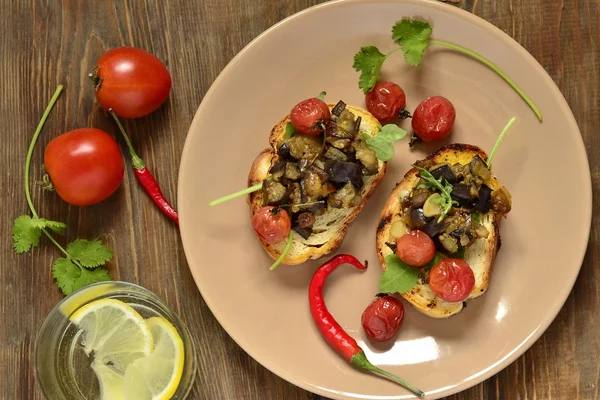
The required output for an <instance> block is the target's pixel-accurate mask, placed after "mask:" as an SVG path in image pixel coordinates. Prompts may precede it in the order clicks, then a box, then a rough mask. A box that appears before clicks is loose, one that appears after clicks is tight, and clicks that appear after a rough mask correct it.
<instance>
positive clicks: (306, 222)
mask: <svg viewBox="0 0 600 400" xmlns="http://www.w3.org/2000/svg"><path fill="white" fill-rule="evenodd" d="M314 223H315V216H314V214H313V213H311V212H310V211H305V212H303V213H300V214H298V225H300V227H301V228H310V227H312V226H313V224H314Z"/></svg>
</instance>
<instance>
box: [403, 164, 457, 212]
mask: <svg viewBox="0 0 600 400" xmlns="http://www.w3.org/2000/svg"><path fill="white" fill-rule="evenodd" d="M413 167H415V168H417V169H418V170H419V172H420V173H421V179H423V180H424V181H425V182H423V183H421V184H420V185H419V186H417V187H419V188H428V189H433V190H437V191H439V192H440V197H439V199H432V200H431V201H436V202H437V203H438V204H439V205H440V206H441V207H442V213H441V214H440V217H439V218H438V223H440V222H442V220H443V219H444V217H446V215H447V214H448V211H450V209H451V208H452V206H453V205H458V202H457V201H456V200H452V196H451V195H450V194H451V193H452V185H451V184H449V183H448V182H447V181H445V180H442V179H441V178H440V180H437V179H435V177H434V176H433V175H431V172H429V171H427V170H426V169H425V168H421V167H417V166H416V165H413Z"/></svg>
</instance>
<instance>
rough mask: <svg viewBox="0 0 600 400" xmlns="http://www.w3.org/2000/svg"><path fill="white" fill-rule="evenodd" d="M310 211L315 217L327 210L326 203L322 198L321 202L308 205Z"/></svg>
mask: <svg viewBox="0 0 600 400" xmlns="http://www.w3.org/2000/svg"><path fill="white" fill-rule="evenodd" d="M334 191H335V188H334ZM332 193H333V192H332ZM310 211H311V212H312V213H313V214H315V217H318V216H320V215H323V214H324V213H325V212H326V211H327V204H326V203H325V201H324V200H323V201H321V202H318V203H315V204H313V205H312V206H311V207H310Z"/></svg>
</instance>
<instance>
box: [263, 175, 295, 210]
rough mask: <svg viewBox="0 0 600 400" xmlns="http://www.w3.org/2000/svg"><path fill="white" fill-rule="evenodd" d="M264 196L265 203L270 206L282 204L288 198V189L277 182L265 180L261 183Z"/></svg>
mask: <svg viewBox="0 0 600 400" xmlns="http://www.w3.org/2000/svg"><path fill="white" fill-rule="evenodd" d="M263 188H264V191H265V194H266V203H267V204H268V205H272V206H279V205H282V204H284V203H285V202H286V201H287V199H288V198H289V196H290V193H289V191H288V189H287V188H286V187H285V186H283V185H282V184H281V183H279V182H275V181H274V180H272V179H267V180H265V181H264V183H263Z"/></svg>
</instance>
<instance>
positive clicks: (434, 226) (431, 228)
mask: <svg viewBox="0 0 600 400" xmlns="http://www.w3.org/2000/svg"><path fill="white" fill-rule="evenodd" d="M422 229H423V232H425V233H426V234H427V236H429V237H430V238H434V237H436V236H437V235H439V234H440V233H442V232H443V231H444V229H446V224H445V223H443V222H440V223H438V222H437V219H435V218H434V219H432V220H431V221H429V222H427V224H426V225H425V226H424V227H423V228H422Z"/></svg>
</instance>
